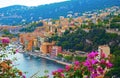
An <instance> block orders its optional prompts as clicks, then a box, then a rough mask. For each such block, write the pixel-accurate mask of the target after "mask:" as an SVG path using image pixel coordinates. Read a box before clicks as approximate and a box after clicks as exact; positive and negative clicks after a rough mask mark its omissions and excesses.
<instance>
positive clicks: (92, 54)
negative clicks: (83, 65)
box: [87, 51, 98, 59]
mask: <svg viewBox="0 0 120 78" xmlns="http://www.w3.org/2000/svg"><path fill="white" fill-rule="evenodd" d="M97 55H98V52H93V51H92V52H91V53H89V54H88V55H87V58H88V59H94V58H95V57H96V56H97Z"/></svg>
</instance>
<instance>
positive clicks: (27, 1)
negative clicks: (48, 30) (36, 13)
mask: <svg viewBox="0 0 120 78" xmlns="http://www.w3.org/2000/svg"><path fill="white" fill-rule="evenodd" d="M63 1H67V0H0V8H2V7H7V6H11V5H25V6H38V5H43V4H50V3H55V2H63Z"/></svg>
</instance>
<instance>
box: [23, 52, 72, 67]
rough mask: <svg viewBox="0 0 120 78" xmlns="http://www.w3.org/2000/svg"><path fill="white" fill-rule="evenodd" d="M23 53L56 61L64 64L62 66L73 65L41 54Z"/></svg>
mask: <svg viewBox="0 0 120 78" xmlns="http://www.w3.org/2000/svg"><path fill="white" fill-rule="evenodd" d="M21 53H25V54H28V55H30V56H34V57H41V58H44V59H48V60H52V61H55V62H57V63H59V64H62V65H72V63H67V62H64V61H61V60H57V59H55V58H51V57H48V56H46V55H43V54H41V53H40V52H21Z"/></svg>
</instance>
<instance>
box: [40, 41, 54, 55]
mask: <svg viewBox="0 0 120 78" xmlns="http://www.w3.org/2000/svg"><path fill="white" fill-rule="evenodd" d="M54 45H55V43H54V42H52V43H49V42H43V43H42V45H41V46H40V51H41V52H42V53H43V54H47V53H50V52H51V51H52V47H53V46H54Z"/></svg>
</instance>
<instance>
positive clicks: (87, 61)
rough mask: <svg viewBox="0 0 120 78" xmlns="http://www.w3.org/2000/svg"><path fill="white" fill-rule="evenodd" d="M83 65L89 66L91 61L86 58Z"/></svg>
mask: <svg viewBox="0 0 120 78" xmlns="http://www.w3.org/2000/svg"><path fill="white" fill-rule="evenodd" d="M83 65H84V66H87V67H91V63H90V61H89V60H86V61H85V62H84V63H83Z"/></svg>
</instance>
